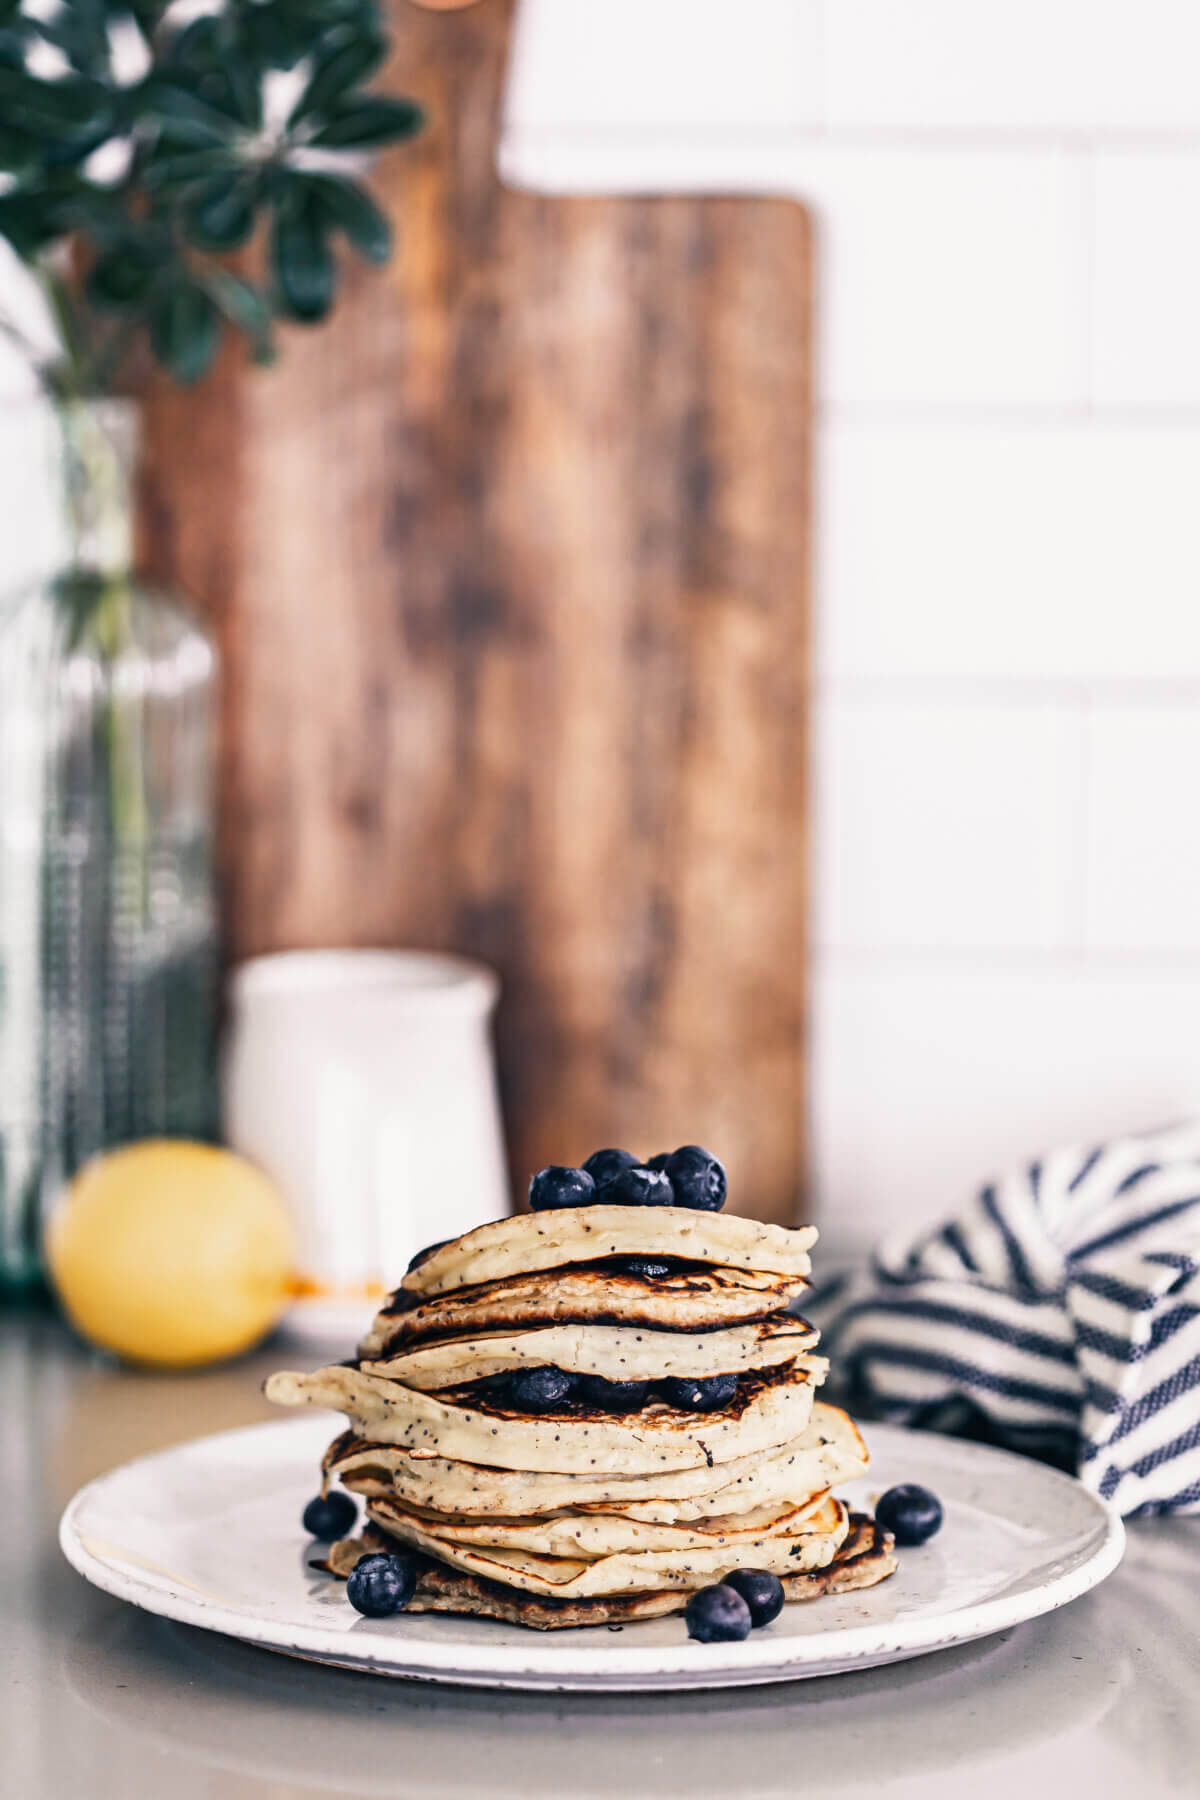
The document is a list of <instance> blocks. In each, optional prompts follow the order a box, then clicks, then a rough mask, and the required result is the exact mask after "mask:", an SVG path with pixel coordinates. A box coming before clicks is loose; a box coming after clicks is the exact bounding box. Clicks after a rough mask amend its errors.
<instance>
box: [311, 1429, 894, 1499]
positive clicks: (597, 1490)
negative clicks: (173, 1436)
mask: <svg viewBox="0 0 1200 1800" xmlns="http://www.w3.org/2000/svg"><path fill="white" fill-rule="evenodd" d="M866 1466H867V1451H866V1446H865V1445H864V1443H863V1441H862V1438H861V1437H860V1436H859V1433H858V1430H857V1428H856V1427H855V1425H854V1423H853V1421H852V1420H851V1419H849V1418H848V1417H847V1415H846V1414H845V1413H844V1412H841V1411H840V1410H839V1409H838V1408H837V1407H835V1406H827V1405H825V1404H823V1403H822V1402H821V1401H817V1402H815V1403H814V1406H813V1410H812V1418H811V1420H810V1423H809V1425H808V1426H807V1428H806V1429H805V1430H804V1431H803V1432H801V1433H800V1434H799V1436H798V1437H796V1438H794V1439H792V1440H791V1441H790V1442H788V1443H785V1444H781V1445H780V1446H779V1448H778V1449H777V1450H770V1451H766V1452H762V1453H755V1454H754V1455H752V1456H743V1457H737V1458H735V1459H734V1460H733V1461H731V1462H727V1463H716V1464H714V1465H713V1467H712V1468H711V1469H710V1468H709V1467H708V1466H707V1464H702V1465H701V1466H700V1467H698V1468H694V1469H678V1470H673V1471H670V1472H666V1471H664V1472H659V1473H655V1474H654V1475H652V1476H634V1475H628V1474H625V1473H617V1474H607V1475H595V1474H590V1475H555V1474H547V1473H544V1472H542V1473H539V1472H536V1471H525V1470H515V1469H493V1468H487V1467H482V1466H480V1465H479V1464H473V1463H466V1462H453V1461H450V1460H448V1459H446V1458H444V1457H437V1456H424V1455H421V1456H414V1455H413V1454H412V1452H411V1451H408V1450H400V1449H397V1448H396V1447H395V1446H394V1445H388V1444H372V1443H368V1442H366V1441H364V1440H363V1439H362V1438H357V1437H355V1436H354V1434H353V1433H352V1432H349V1431H346V1432H343V1433H342V1435H341V1437H339V1438H337V1439H335V1441H334V1442H333V1443H332V1444H331V1445H330V1446H329V1449H328V1450H327V1451H326V1452H325V1457H324V1469H325V1472H326V1473H327V1474H336V1475H338V1476H340V1478H341V1480H342V1482H343V1483H344V1485H345V1486H346V1487H348V1488H350V1489H351V1490H352V1491H353V1492H355V1493H359V1494H365V1495H380V1496H386V1495H389V1494H393V1495H395V1496H396V1497H397V1498H398V1499H400V1500H403V1501H406V1502H407V1503H408V1504H410V1505H413V1506H417V1507H428V1508H431V1509H433V1510H434V1511H439V1510H440V1511H443V1512H454V1513H456V1514H459V1515H462V1516H475V1515H483V1516H488V1515H492V1514H496V1515H509V1514H521V1515H522V1516H528V1515H536V1514H540V1513H550V1512H557V1511H559V1510H560V1509H561V1508H563V1507H572V1508H576V1509H578V1508H586V1507H589V1506H597V1507H603V1508H604V1509H605V1510H615V1511H620V1512H622V1513H624V1514H625V1515H626V1516H627V1517H628V1518H632V1519H642V1520H648V1521H654V1520H665V1521H667V1522H668V1523H669V1522H671V1521H673V1520H680V1521H686V1520H689V1519H702V1518H706V1517H708V1516H709V1515H711V1514H713V1513H725V1514H729V1513H736V1512H740V1511H746V1510H749V1509H750V1508H752V1507H757V1506H764V1505H768V1504H770V1503H772V1502H774V1501H779V1500H795V1499H800V1498H802V1497H804V1496H805V1495H808V1494H812V1493H816V1492H819V1491H820V1490H822V1489H825V1488H828V1487H833V1486H835V1485H836V1484H837V1483H838V1482H840V1481H846V1480H849V1479H850V1477H852V1476H854V1475H861V1474H862V1473H863V1471H864V1469H865V1468H866Z"/></svg>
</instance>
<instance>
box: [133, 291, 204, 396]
mask: <svg viewBox="0 0 1200 1800" xmlns="http://www.w3.org/2000/svg"><path fill="white" fill-rule="evenodd" d="M220 341H221V318H220V314H219V313H218V311H217V307H216V303H215V301H214V300H213V298H212V296H211V294H209V293H207V292H206V291H205V289H204V288H203V287H201V286H200V284H199V282H196V281H189V280H180V281H176V282H174V283H173V284H172V285H171V286H170V287H169V288H167V289H165V290H164V292H163V293H162V295H161V296H160V298H159V299H158V301H157V302H156V304H155V306H154V309H153V311H152V312H151V314H150V343H151V347H152V348H153V350H154V354H155V356H156V357H157V358H158V360H159V362H160V363H161V364H162V366H163V368H164V369H166V370H168V371H169V372H170V374H172V375H173V376H174V377H175V379H176V381H182V382H185V383H191V382H193V381H199V379H200V377H201V376H202V375H206V374H207V373H208V371H209V369H210V368H211V367H212V361H213V358H214V357H215V356H216V354H217V347H218V345H219V344H220Z"/></svg>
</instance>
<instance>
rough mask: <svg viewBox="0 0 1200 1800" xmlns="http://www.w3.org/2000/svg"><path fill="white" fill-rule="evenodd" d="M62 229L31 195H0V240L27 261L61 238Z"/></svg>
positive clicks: (36, 198)
mask: <svg viewBox="0 0 1200 1800" xmlns="http://www.w3.org/2000/svg"><path fill="white" fill-rule="evenodd" d="M61 231H62V227H61V226H60V225H59V224H58V223H57V221H56V220H55V219H54V218H53V217H52V216H50V215H48V214H47V211H46V208H45V207H44V206H43V205H42V204H41V203H40V201H39V199H38V197H37V196H36V195H32V194H23V193H19V192H18V193H10V194H0V237H2V238H7V240H8V242H9V243H10V244H11V245H12V247H13V249H14V250H15V251H16V253H17V255H18V256H20V257H24V258H26V259H28V258H29V257H31V256H35V255H36V254H37V252H38V251H39V250H41V249H43V248H44V247H45V246H46V245H47V244H49V243H51V242H52V241H53V240H54V239H55V238H56V237H59V236H60V235H61Z"/></svg>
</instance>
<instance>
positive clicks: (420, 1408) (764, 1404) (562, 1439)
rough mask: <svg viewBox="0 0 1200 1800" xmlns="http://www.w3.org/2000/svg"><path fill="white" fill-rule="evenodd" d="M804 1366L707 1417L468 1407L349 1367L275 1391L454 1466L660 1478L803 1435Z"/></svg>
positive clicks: (282, 1376) (269, 1387) (807, 1380)
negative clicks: (327, 1409)
mask: <svg viewBox="0 0 1200 1800" xmlns="http://www.w3.org/2000/svg"><path fill="white" fill-rule="evenodd" d="M801 1360H802V1359H797V1362H796V1364H795V1365H791V1364H785V1366H784V1367H783V1368H782V1369H778V1370H769V1371H767V1372H765V1373H762V1374H751V1375H742V1376H739V1377H738V1383H737V1392H736V1394H735V1396H734V1398H733V1399H732V1400H731V1401H730V1402H729V1404H728V1405H727V1406H724V1407H721V1408H719V1409H717V1410H715V1411H713V1412H707V1413H695V1412H682V1411H679V1410H677V1409H676V1408H674V1407H670V1406H665V1405H663V1404H661V1403H655V1404H652V1405H649V1406H646V1407H643V1408H642V1410H641V1411H640V1412H638V1413H636V1414H618V1415H614V1414H612V1413H605V1412H598V1411H592V1410H589V1409H587V1408H585V1407H582V1406H578V1405H576V1404H575V1403H568V1404H567V1405H566V1406H564V1407H563V1408H562V1409H561V1410H560V1411H558V1412H555V1413H547V1414H541V1415H538V1414H529V1413H519V1412H513V1411H511V1410H510V1409H508V1408H505V1407H502V1406H499V1405H497V1404H494V1403H491V1402H490V1401H485V1400H484V1399H482V1398H481V1397H480V1396H479V1395H477V1394H472V1395H471V1396H470V1398H469V1404H465V1405H460V1404H457V1395H458V1391H457V1390H450V1392H449V1393H447V1394H443V1395H436V1396H435V1395H432V1394H422V1393H418V1392H417V1391H416V1390H415V1389H413V1388H406V1387H402V1386H401V1385H400V1383H399V1382H396V1381H384V1380H382V1379H381V1378H380V1377H379V1376H378V1375H365V1374H363V1373H362V1372H361V1371H360V1370H358V1369H354V1368H347V1367H346V1366H345V1365H344V1364H338V1365H336V1366H335V1367H332V1368H325V1369H318V1370H317V1371H316V1372H315V1373H314V1374H312V1375H302V1374H299V1373H296V1372H295V1371H292V1370H280V1371H279V1372H278V1373H277V1374H274V1375H272V1376H270V1377H269V1379H268V1381H267V1383H266V1390H265V1391H266V1395H267V1398H268V1399H269V1400H275V1401H277V1402H278V1403H279V1404H280V1405H282V1406H328V1407H332V1408H333V1410H334V1411H335V1412H342V1413H345V1414H346V1416H347V1418H349V1419H350V1421H351V1423H352V1424H353V1425H354V1426H355V1428H356V1430H357V1432H358V1434H359V1435H360V1436H362V1437H367V1438H370V1439H371V1440H372V1441H374V1442H376V1443H385V1444H399V1445H400V1446H401V1447H402V1448H405V1449H409V1450H429V1451H431V1452H432V1453H433V1454H434V1455H436V1456H441V1457H446V1458H448V1459H450V1460H452V1461H464V1462H473V1463H483V1462H486V1463H487V1464H488V1465H489V1466H492V1467H496V1468H502V1469H527V1470H538V1469H542V1470H555V1471H558V1472H559V1473H564V1474H575V1475H582V1474H588V1473H592V1474H596V1473H603V1472H605V1471H612V1470H620V1471H623V1472H624V1473H626V1474H650V1473H653V1472H654V1471H655V1470H658V1469H686V1468H692V1467H695V1466H696V1465H698V1464H700V1463H707V1464H711V1463H720V1462H728V1461H729V1460H730V1459H732V1458H733V1457H737V1456H749V1455H752V1454H753V1453H754V1452H755V1451H763V1450H768V1449H773V1448H774V1447H775V1446H776V1445H778V1444H781V1443H784V1442H786V1441H787V1440H788V1439H789V1438H794V1437H796V1436H797V1435H798V1433H799V1432H801V1431H803V1429H804V1427H805V1426H806V1425H807V1423H808V1421H809V1417H810V1415H811V1412H812V1403H813V1393H814V1375H813V1374H812V1373H811V1372H810V1371H808V1370H807V1369H804V1368H802V1367H800V1366H799V1364H800V1361H801ZM819 1373H822V1374H823V1369H822V1370H821V1371H820V1372H819Z"/></svg>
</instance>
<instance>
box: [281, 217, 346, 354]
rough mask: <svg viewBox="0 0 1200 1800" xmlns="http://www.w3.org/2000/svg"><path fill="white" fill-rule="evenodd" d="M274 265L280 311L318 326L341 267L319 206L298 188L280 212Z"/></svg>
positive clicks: (305, 322) (324, 313)
mask: <svg viewBox="0 0 1200 1800" xmlns="http://www.w3.org/2000/svg"><path fill="white" fill-rule="evenodd" d="M271 268H272V272H273V274H274V277H275V287H276V290H277V295H278V305H279V310H280V312H282V313H284V314H285V315H286V316H287V317H288V318H290V319H295V320H297V321H298V322H299V323H300V324H301V325H315V324H317V323H318V321H319V320H321V319H323V318H324V317H325V315H326V313H327V312H328V311H329V308H330V307H331V306H332V305H333V291H334V287H335V286H336V282H337V269H336V266H335V264H334V260H333V253H332V251H331V250H330V248H329V240H328V238H327V237H326V235H325V231H324V229H323V227H322V224H321V221H320V219H319V218H318V216H317V209H316V207H315V206H313V205H312V204H311V203H310V202H309V201H308V199H307V197H306V196H298V195H297V194H296V192H295V190H293V191H292V193H291V194H290V195H289V196H288V197H287V198H286V199H285V202H284V204H282V205H281V206H280V207H279V208H278V209H277V211H276V215H275V227H274V230H273V231H272V233H271Z"/></svg>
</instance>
